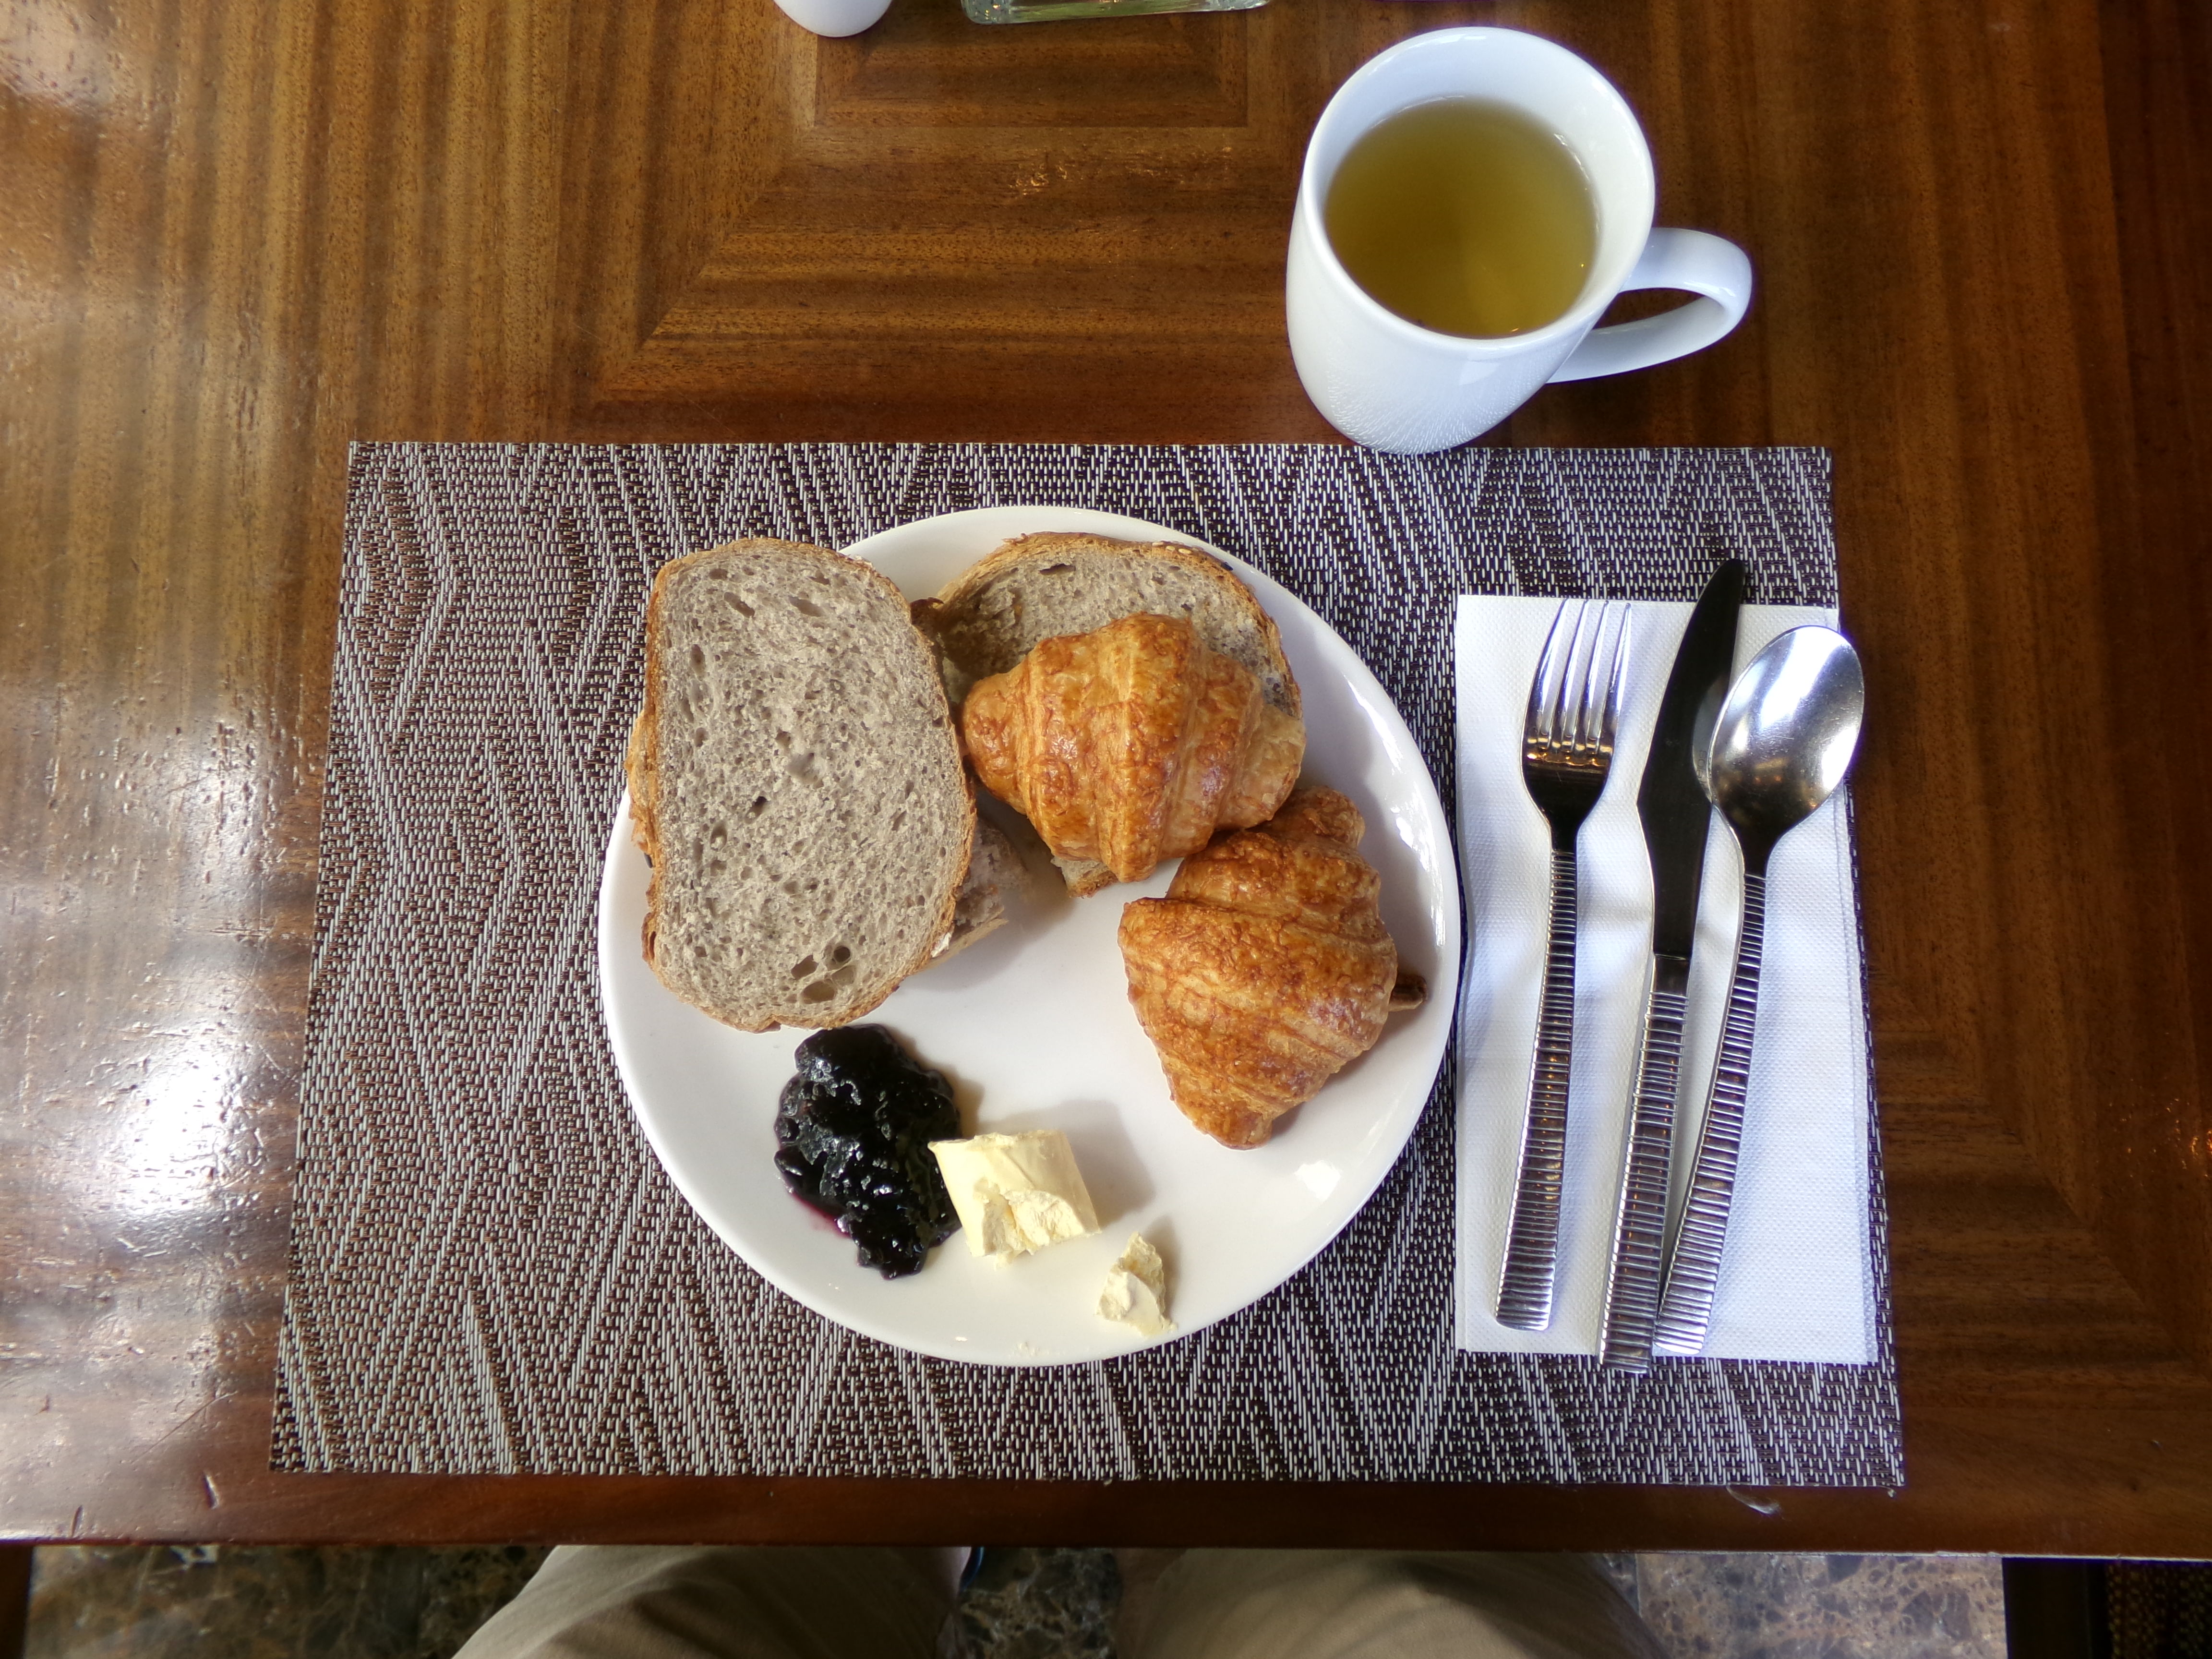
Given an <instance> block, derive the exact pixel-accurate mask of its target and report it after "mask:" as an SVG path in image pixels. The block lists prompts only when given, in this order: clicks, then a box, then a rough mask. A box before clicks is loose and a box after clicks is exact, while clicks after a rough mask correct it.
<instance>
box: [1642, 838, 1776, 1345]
mask: <svg viewBox="0 0 2212 1659" xmlns="http://www.w3.org/2000/svg"><path fill="white" fill-rule="evenodd" d="M1749 862H1750V860H1746V863H1747V866H1748V864H1749ZM1765 940H1766V874H1765V871H1763V870H1753V869H1750V868H1748V867H1747V868H1746V869H1745V871H1744V872H1743V926H1742V927H1741V930H1740V931H1739V932H1738V933H1737V934H1736V941H1735V974H1734V975H1732V976H1731V977H1730V979H1729V996H1728V1013H1727V1016H1726V1018H1724V1019H1723V1022H1722V1024H1721V1046H1720V1054H1719V1056H1718V1057H1717V1059H1716V1060H1714V1062H1713V1083H1712V1088H1711V1091H1709V1092H1708V1093H1707V1095H1706V1097H1705V1127H1703V1128H1702V1129H1700V1130H1699V1132H1698V1161H1697V1162H1696V1164H1693V1165H1692V1167H1691V1170H1690V1190H1689V1195H1688V1196H1687V1198H1686V1199H1685V1200H1684V1201H1683V1205H1682V1227H1681V1231H1680V1233H1679V1234H1677V1235H1676V1237H1675V1239H1674V1256H1673V1258H1672V1260H1670V1261H1668V1264H1667V1288H1666V1290H1665V1291H1663V1292H1662V1294H1661V1297H1660V1302H1659V1334H1658V1340H1657V1341H1656V1345H1655V1348H1656V1352H1660V1353H1664V1354H1694V1353H1697V1352H1700V1351H1701V1350H1703V1348H1704V1347H1705V1328H1706V1326H1707V1325H1708V1324H1709V1323H1710V1322H1711V1319H1712V1315H1713V1291H1714V1290H1715V1289H1716V1288H1717V1286H1718V1285H1719V1284H1720V1277H1721V1249H1722V1247H1723V1245H1724V1244H1726V1243H1727V1242H1728V1225H1729V1207H1730V1206H1731V1205H1732V1204H1733V1203H1734V1201H1735V1169H1736V1156H1737V1154H1738V1152H1741V1149H1742V1146H1743V1118H1744V1106H1745V1102H1746V1100H1747V1097H1748V1096H1749V1094H1750V1091H1751V1047H1752V1040H1753V1036H1754V1034H1755V1032H1756V1030H1757V1027H1758V1024H1759V959H1760V957H1761V955H1762V953H1763V951H1764V950H1765Z"/></svg>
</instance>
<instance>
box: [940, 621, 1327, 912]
mask: <svg viewBox="0 0 2212 1659" xmlns="http://www.w3.org/2000/svg"><path fill="white" fill-rule="evenodd" d="M960 726H961V735H962V737H963V739H964V740H965V742H966V744H967V747H968V757H969V761H970V762H971V763H973V764H974V766H975V775H976V777H977V778H978V779H979V780H981V782H982V785H983V787H985V788H986V789H988V790H989V791H990V792H991V793H993V794H994V795H996V796H998V797H999V799H1001V800H1003V801H1005V802H1006V803H1007V804H1008V805H1011V806H1012V807H1013V808H1015V810H1017V811H1019V812H1021V813H1022V814H1023V815H1024V817H1027V818H1028V819H1029V821H1030V823H1032V824H1033V825H1035V826H1036V831H1037V834H1038V835H1039V836H1042V837H1043V839H1044V843H1045V845H1046V846H1048V847H1049V848H1051V849H1052V851H1053V854H1054V857H1055V858H1058V859H1060V860H1063V861H1066V860H1096V861H1097V863H1099V864H1101V865H1103V866H1105V867H1106V869H1107V870H1108V871H1110V872H1112V876H1113V878H1114V879H1115V880H1118V881H1141V880H1142V879H1143V878H1145V877H1146V876H1148V875H1150V874H1151V873H1152V871H1153V870H1154V868H1156V867H1157V866H1158V865H1159V864H1160V863H1162V862H1163V861H1164V860H1169V859H1176V858H1182V857H1183V856H1185V855H1187V854H1191V853H1194V852H1196V851H1198V849H1199V848H1202V847H1204V846H1205V845H1206V842H1207V841H1208V839H1209V838H1211V837H1212V835H1213V832H1214V831H1215V830H1216V829H1221V828H1242V827H1243V826H1244V825H1247V824H1253V823H1260V822H1261V820H1263V819H1265V818H1266V817H1268V815H1269V814H1271V813H1272V812H1273V811H1274V810H1275V809H1276V808H1277V807H1278V806H1279V805H1281V804H1282V802H1283V799H1284V797H1285V796H1286V795H1287V794H1289V793H1290V792H1291V786H1292V785H1293V784H1294V783H1295V782H1296V781H1297V775H1298V768H1299V766H1300V764H1301V763H1303V762H1304V757H1305V727H1304V723H1303V722H1302V721H1300V720H1299V719H1298V718H1297V716H1296V715H1295V714H1285V712H1284V711H1283V710H1281V709H1279V708H1275V707H1273V705H1272V704H1270V703H1269V702H1267V698H1266V696H1265V695H1264V693H1263V692H1262V690H1261V685H1260V682H1259V681H1258V679H1257V678H1255V676H1254V675H1253V674H1252V672H1251V671H1249V669H1247V668H1245V667H1244V666H1243V665H1241V664H1239V663H1237V662H1236V661H1234V660H1232V659H1230V658H1228V657H1225V656H1223V655H1221V654H1219V653H1217V652H1214V651H1212V650H1210V649H1208V648H1207V647H1206V644H1205V642H1204V641H1201V640H1200V638H1199V636H1198V632H1197V630H1196V629H1194V628H1193V627H1192V626H1191V624H1190V623H1189V622H1188V620H1187V619H1185V618H1183V617H1157V616H1151V615H1144V614H1140V615H1137V616H1132V617H1122V618H1121V619H1120V620H1119V621H1118V622H1114V623H1108V624H1107V625H1106V626H1105V627H1103V628H1101V629H1094V630H1093V631H1092V632H1091V633H1088V634H1075V635H1066V636H1063V637H1061V638H1058V639H1050V640H1045V641H1041V642H1039V643H1038V645H1037V646H1036V647H1035V648H1034V649H1033V650H1031V651H1030V653H1029V655H1028V656H1026V657H1024V659H1022V660H1021V662H1020V663H1019V664H1018V665H1017V666H1015V667H1014V668H1013V669H1012V670H1010V671H1008V672H1006V673H1004V674H994V675H993V676H991V677H990V678H987V679H983V680H979V681H978V682H976V684H975V686H974V687H973V688H972V689H970V690H969V693H968V699H967V702H966V703H965V704H964V705H963V708H962V710H961V716H960ZM1071 884H1073V885H1075V886H1076V887H1077V890H1079V891H1088V890H1091V887H1093V886H1096V885H1103V881H1102V882H1094V883H1091V884H1085V883H1084V882H1082V881H1080V880H1079V879H1075V878H1071Z"/></svg>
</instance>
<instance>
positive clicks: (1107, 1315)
mask: <svg viewBox="0 0 2212 1659" xmlns="http://www.w3.org/2000/svg"><path fill="white" fill-rule="evenodd" d="M1098 1314H1099V1317H1101V1318H1102V1319H1115V1320H1119V1321H1120V1322H1121V1323H1122V1324H1124V1325H1127V1326H1130V1327H1132V1328H1134V1329H1135V1330H1136V1332H1137V1333H1138V1334H1139V1335H1142V1336H1158V1335H1160V1334H1163V1333H1164V1332H1167V1331H1171V1330H1173V1329H1174V1328H1175V1322H1174V1321H1173V1320H1171V1319H1170V1318H1169V1317H1168V1270H1167V1265H1166V1264H1165V1263H1164V1262H1163V1261H1161V1260H1160V1253H1159V1252H1158V1250H1156V1249H1153V1248H1152V1246H1151V1245H1150V1244H1148V1243H1146V1242H1145V1236H1144V1235H1143V1234H1142V1233H1131V1234H1130V1235H1129V1245H1128V1248H1127V1249H1125V1250H1123V1251H1122V1252H1121V1260H1120V1261H1116V1262H1115V1264H1114V1265H1113V1266H1112V1267H1109V1268H1108V1269H1107V1270H1106V1288H1105V1289H1104V1290H1103V1291H1099V1293H1098Z"/></svg>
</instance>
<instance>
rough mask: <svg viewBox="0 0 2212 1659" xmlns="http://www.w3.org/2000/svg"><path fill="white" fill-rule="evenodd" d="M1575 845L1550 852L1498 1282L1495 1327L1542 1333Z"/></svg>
mask: <svg viewBox="0 0 2212 1659" xmlns="http://www.w3.org/2000/svg"><path fill="white" fill-rule="evenodd" d="M1579 885H1580V881H1579V876H1578V872H1577V867H1576V864H1575V848H1574V843H1573V842H1568V844H1567V845H1566V846H1565V847H1559V846H1554V847H1553V848H1552V927H1551V937H1550V940H1549V942H1548V943H1547V945H1546V946H1545V949H1544V1000H1543V1006H1541V1009H1540V1010H1539V1011H1538V1012H1537V1015H1536V1060H1535V1065H1534V1067H1533V1068H1532V1070H1531V1071H1530V1073H1529V1078H1528V1117H1527V1118H1526V1119H1525V1120H1524V1121H1523V1122H1522V1126H1521V1174H1520V1178H1519V1180H1518V1181H1517V1182H1516V1183H1515V1185H1514V1188H1513V1219H1512V1222H1511V1224H1510V1226H1509V1227H1508V1228H1507V1230H1506V1235H1505V1267H1504V1272H1503V1273H1501V1274H1500V1275H1499V1277H1498V1323H1499V1324H1501V1325H1509V1326H1510V1327H1512V1328H1514V1329H1515V1330H1517V1331H1541V1330H1542V1329H1544V1328H1545V1327H1547V1326H1548V1325H1549V1324H1550V1323H1551V1322H1552V1283H1553V1279H1554V1278H1555V1277H1556V1276H1557V1274H1558V1272H1559V1194H1560V1192H1561V1190H1562V1189H1563V1188H1564V1187H1565V1182H1566V1173H1567V1080H1568V1076H1569V1073H1571V1071H1572V1069H1573V1066H1574V1053H1575V932H1576V928H1577V921H1578V918H1579V914H1580V895H1579V892H1578V887H1579Z"/></svg>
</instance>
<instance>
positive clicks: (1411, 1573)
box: [1121, 1550, 1664, 1659]
mask: <svg viewBox="0 0 2212 1659" xmlns="http://www.w3.org/2000/svg"><path fill="white" fill-rule="evenodd" d="M1131 1576H1132V1577H1136V1576H1138V1575H1131ZM1143 1576H1144V1577H1146V1578H1147V1579H1148V1580H1149V1582H1148V1583H1146V1584H1141V1585H1138V1586H1133V1587H1131V1588H1135V1589H1137V1590H1138V1595H1137V1597H1136V1598H1135V1602H1136V1604H1134V1605H1132V1604H1130V1603H1127V1602H1125V1604H1124V1613H1125V1619H1124V1622H1123V1624H1122V1626H1121V1637H1122V1640H1121V1659H1664V1656H1663V1655H1662V1653H1661V1651H1660V1649H1659V1646H1658V1644H1657V1643H1656V1642H1655V1641H1654V1640H1653V1639H1652V1638H1651V1634H1650V1631H1649V1630H1647V1629H1646V1628H1645V1626H1644V1622H1643V1620H1640V1619H1638V1617H1637V1616H1636V1613H1635V1610H1634V1609H1633V1608H1632V1607H1630V1606H1629V1605H1628V1603H1627V1602H1626V1601H1624V1600H1623V1599H1622V1598H1621V1595H1620V1592H1619V1591H1617V1590H1616V1589H1613V1586H1612V1584H1610V1583H1607V1581H1606V1579H1605V1577H1604V1576H1603V1575H1602V1574H1601V1573H1600V1572H1599V1571H1598V1570H1597V1568H1596V1567H1595V1565H1594V1564H1592V1563H1591V1562H1590V1561H1589V1559H1588V1558H1586V1557H1583V1556H1579V1555H1475V1554H1445V1553H1435V1554H1417V1553H1398V1552H1394V1551H1379V1550H1378V1551H1368V1550H1190V1551H1187V1552H1186V1553H1183V1554H1182V1556H1181V1557H1180V1558H1179V1559H1176V1560H1175V1561H1174V1562H1173V1563H1172V1564H1171V1565H1167V1566H1166V1567H1165V1568H1164V1571H1163V1570H1160V1568H1159V1564H1158V1561H1157V1560H1155V1561H1154V1562H1153V1563H1152V1571H1151V1572H1149V1573H1146V1574H1145V1575H1143ZM1126 1593H1127V1592H1126V1589H1125V1594H1126Z"/></svg>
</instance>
